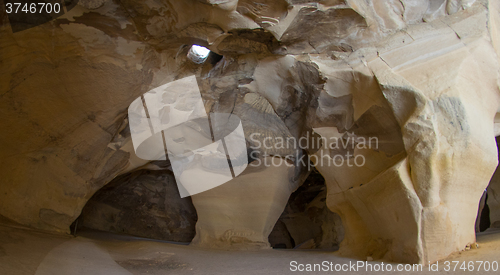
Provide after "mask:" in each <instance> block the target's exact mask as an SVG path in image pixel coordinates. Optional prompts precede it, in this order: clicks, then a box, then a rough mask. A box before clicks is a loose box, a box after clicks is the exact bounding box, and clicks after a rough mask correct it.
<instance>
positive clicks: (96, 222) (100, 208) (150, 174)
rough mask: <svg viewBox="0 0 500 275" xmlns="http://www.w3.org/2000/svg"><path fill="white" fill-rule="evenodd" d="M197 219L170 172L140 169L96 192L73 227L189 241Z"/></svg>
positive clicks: (193, 232) (189, 200) (189, 202)
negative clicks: (181, 195) (180, 193)
mask: <svg viewBox="0 0 500 275" xmlns="http://www.w3.org/2000/svg"><path fill="white" fill-rule="evenodd" d="M197 220H198V218H197V215H196V210H195V209H194V206H193V204H192V202H191V198H190V197H188V198H181V197H180V195H179V191H178V189H177V185H176V183H175V178H174V175H173V173H172V172H171V171H168V170H162V171H149V170H140V171H136V172H132V173H129V174H126V175H123V176H120V177H118V178H116V179H114V180H113V181H112V182H110V183H109V184H108V185H106V186H104V187H103V188H101V189H100V190H99V191H97V192H96V193H95V194H94V196H92V198H91V199H90V200H89V201H88V202H87V204H86V205H85V207H84V208H83V210H82V214H81V215H80V217H79V218H78V219H77V220H76V221H75V223H74V226H73V227H75V226H77V227H78V230H80V229H84V228H87V229H94V230H100V231H106V232H112V233H119V234H126V235H132V236H138V237H144V238H152V239H158V240H165V241H173V242H190V241H191V240H192V239H193V237H194V235H195V224H196V221H197ZM73 231H74V228H73Z"/></svg>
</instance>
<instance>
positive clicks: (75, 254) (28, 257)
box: [0, 225, 500, 275]
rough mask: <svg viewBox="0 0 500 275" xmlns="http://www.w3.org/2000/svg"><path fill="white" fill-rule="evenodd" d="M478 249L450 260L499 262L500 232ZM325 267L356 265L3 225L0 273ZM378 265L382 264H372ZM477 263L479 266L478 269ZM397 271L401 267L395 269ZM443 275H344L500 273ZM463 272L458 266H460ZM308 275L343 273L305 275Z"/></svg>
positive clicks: (332, 256)
mask: <svg viewBox="0 0 500 275" xmlns="http://www.w3.org/2000/svg"><path fill="white" fill-rule="evenodd" d="M477 240H478V243H479V246H480V247H479V249H474V250H470V251H463V252H460V253H456V254H455V255H452V256H450V257H449V258H448V259H446V260H449V261H459V262H460V264H461V263H462V262H464V261H467V262H468V261H490V262H493V261H497V262H498V261H500V231H487V232H484V233H480V234H479V235H478V238H477ZM291 261H297V262H298V263H302V264H308V263H309V264H315V263H316V264H321V263H322V262H323V261H330V262H333V263H334V264H349V263H350V262H351V263H355V262H356V260H355V259H349V258H343V257H340V256H338V255H337V253H336V252H329V251H312V250H271V249H270V250H264V251H238V252H234V251H233V252H231V251H214V250H205V249H199V248H195V247H190V246H187V245H182V244H175V243H167V242H160V241H155V240H148V239H142V238H134V237H129V236H121V235H115V234H109V233H103V232H94V231H84V232H80V233H79V236H78V237H72V236H63V235H55V234H49V233H44V232H39V231H34V230H30V229H26V228H23V227H19V226H14V225H0V274H1V275H11V274H22V275H27V274H36V275H49V274H50V275H54V274H58V275H59V274H60V275H64V274H93V275H96V274H106V275H114V274H296V273H302V272H292V271H291V270H290V267H291V266H290V262H291ZM370 263H373V264H376V263H377V262H376V261H375V262H370ZM477 266H478V264H477V263H476V267H475V268H476V269H477ZM393 268H396V264H393ZM444 268H445V266H444V261H440V262H439V269H440V270H439V271H438V272H430V271H429V270H428V267H424V269H423V271H419V272H417V271H415V272H406V271H403V272H397V271H393V272H387V271H386V272H382V271H379V272H375V271H371V272H370V271H366V270H365V269H364V268H360V269H359V270H358V272H340V273H342V274H372V273H374V274H376V273H379V274H387V273H390V274H456V273H468V274H496V273H500V270H499V271H497V272H493V271H490V272H485V271H481V272H478V271H474V272H470V271H462V270H460V271H455V272H452V271H450V272H446V271H444ZM457 270H458V267H457ZM305 273H306V274H328V273H339V272H336V271H332V272H330V271H328V272H324V271H323V272H322V271H317V272H305Z"/></svg>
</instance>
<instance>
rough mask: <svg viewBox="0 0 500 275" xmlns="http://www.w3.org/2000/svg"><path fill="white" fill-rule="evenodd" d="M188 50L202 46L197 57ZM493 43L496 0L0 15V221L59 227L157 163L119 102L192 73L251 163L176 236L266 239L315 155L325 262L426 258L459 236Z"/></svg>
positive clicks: (135, 4)
mask: <svg viewBox="0 0 500 275" xmlns="http://www.w3.org/2000/svg"><path fill="white" fill-rule="evenodd" d="M3 6H4V5H3V1H2V0H0V7H3ZM194 44H196V45H201V46H205V47H208V48H209V49H210V50H211V51H212V52H211V54H210V55H209V57H208V58H207V59H206V61H205V62H204V63H202V64H197V63H195V62H193V61H191V60H190V59H189V58H188V52H189V50H190V47H191V45H194ZM499 53H500V2H498V1H496V0H489V1H488V0H401V1H395V0H394V1H392V0H391V1H379V0H325V1H323V0H321V1H309V0H279V1H268V0H255V1H247V0H239V1H238V0H186V1H176V0H158V1H157V0H146V1H139V0H123V1H82V3H81V4H80V5H77V6H75V7H74V8H72V9H71V10H70V11H69V12H68V13H66V14H64V15H63V16H61V17H58V18H56V19H54V20H52V21H49V22H47V23H45V24H42V25H39V26H37V27H33V28H30V29H26V30H24V31H20V32H15V33H14V32H13V31H12V26H11V25H10V22H9V21H8V17H7V15H6V13H5V11H4V10H0V59H1V62H0V73H1V74H0V113H1V114H2V120H0V131H1V133H2V134H0V174H1V175H2V179H1V180H0V215H2V216H5V217H7V218H9V219H12V220H15V221H16V222H18V223H21V224H23V225H28V226H31V227H34V228H38V229H44V230H50V231H57V232H66V233H68V232H69V227H70V225H71V224H72V223H73V222H74V221H75V219H76V218H77V217H78V216H79V215H80V214H81V212H82V209H83V208H84V206H85V204H86V203H87V201H88V200H89V199H90V198H91V197H92V196H93V195H94V193H95V192H97V191H98V190H99V189H101V188H103V187H104V186H106V185H107V184H108V183H110V182H111V181H112V180H113V179H114V178H115V177H117V176H120V175H122V174H126V173H130V172H134V171H136V170H139V169H149V170H169V169H171V168H170V167H169V164H168V163H167V162H157V161H149V160H141V159H139V158H138V157H137V156H136V155H135V153H134V150H133V146H132V143H131V138H130V132H129V130H128V118H127V108H128V106H129V105H130V103H131V102H132V101H134V100H135V99H137V98H138V97H140V96H141V95H142V94H144V93H146V92H148V91H149V90H151V89H154V88H156V87H159V86H161V85H163V84H166V83H168V82H171V81H174V80H176V79H180V78H183V77H186V76H190V75H196V76H197V78H198V85H199V87H200V90H201V95H202V98H203V100H204V104H205V109H206V111H207V112H224V113H234V114H236V115H237V116H238V117H240V118H241V120H242V124H243V128H244V130H245V139H246V143H247V148H248V159H249V163H250V164H252V163H253V164H256V163H258V165H254V166H252V165H249V168H247V170H248V171H245V172H244V173H243V174H242V175H241V176H240V177H237V178H236V179H234V180H233V181H231V182H229V183H227V184H224V185H222V186H219V187H217V188H215V189H212V190H210V191H207V192H204V193H201V194H198V195H195V196H193V197H192V201H193V204H194V207H195V208H196V212H197V215H198V222H197V224H196V236H195V237H194V240H193V245H199V246H203V247H218V248H226V249H254V248H268V247H269V242H268V236H269V234H270V233H271V231H272V229H273V227H274V225H275V223H276V222H277V220H278V218H279V217H280V215H281V214H282V212H283V210H284V209H285V207H286V205H287V201H288V200H289V196H290V194H291V193H292V192H293V191H295V190H297V188H298V187H299V186H300V185H301V184H302V183H303V182H304V181H305V179H306V178H307V176H308V174H309V172H310V170H311V163H314V164H315V165H316V167H317V169H318V171H319V172H320V173H321V174H322V175H323V177H324V178H325V181H326V187H327V190H326V191H325V193H326V204H327V206H328V208H329V209H330V210H332V211H333V212H335V213H337V214H338V215H339V216H340V217H341V219H342V224H343V227H344V230H345V237H344V240H343V241H342V242H341V244H340V252H341V253H342V254H345V255H352V256H356V257H359V258H362V259H366V257H372V258H374V259H384V260H385V259H387V260H392V261H401V262H409V263H428V262H429V261H431V262H432V261H436V260H439V259H441V258H443V257H446V256H447V255H449V254H450V253H453V252H456V251H459V250H462V249H464V248H465V246H466V245H467V244H468V243H472V242H474V239H475V235H474V221H475V217H476V215H477V208H478V204H479V200H480V198H481V195H482V193H483V191H484V189H485V188H486V187H487V186H488V182H489V181H490V178H491V176H492V175H493V172H494V171H495V168H496V166H497V163H498V153H497V148H496V146H497V145H496V143H495V136H496V135H499V134H500V115H498V111H499V107H500V92H499V79H500V77H499V69H500V66H499V61H500V60H499ZM252 134H255V135H253V136H252ZM301 138H303V139H304V140H307V141H309V144H308V145H307V146H299V147H297V146H288V145H293V144H294V142H293V140H294V139H295V140H299V139H301ZM280 139H284V140H285V142H284V143H283V142H281V143H280ZM316 141H319V142H316ZM332 143H336V144H337V145H338V144H343V145H341V146H331V145H332ZM284 145H286V146H284ZM340 160H342V161H343V162H342V163H340V162H339V161H340ZM264 161H268V164H269V163H271V164H270V165H265V164H264ZM272 161H274V163H279V164H276V165H274V164H272ZM332 161H337V163H333V165H332V163H331V162H332ZM356 161H357V162H356ZM163 172H165V171H163ZM493 182H496V180H494V181H493ZM491 186H492V188H490V191H489V192H490V193H491V194H493V193H492V192H495V191H494V190H496V189H495V188H496V187H493V184H492V185H491ZM491 197H492V202H493V199H494V198H493V196H491ZM493 205H494V204H493V203H492V204H491V206H492V208H493ZM495 207H496V206H495ZM495 211H496V210H494V209H493V210H492V213H498V212H495ZM492 215H496V214H492ZM494 219H497V218H494ZM333 224H335V222H334V223H333ZM285 226H287V225H286V223H285ZM325 226H326V227H328V226H330V228H331V227H332V224H328V223H326V225H325ZM322 227H323V226H322Z"/></svg>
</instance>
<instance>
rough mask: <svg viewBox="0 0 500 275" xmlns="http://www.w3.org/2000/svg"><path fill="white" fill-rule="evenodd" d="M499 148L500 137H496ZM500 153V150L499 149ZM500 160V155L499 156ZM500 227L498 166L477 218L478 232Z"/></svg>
mask: <svg viewBox="0 0 500 275" xmlns="http://www.w3.org/2000/svg"><path fill="white" fill-rule="evenodd" d="M496 142H497V150H498V145H499V143H500V137H496ZM499 155H500V151H499ZM499 160H500V157H499ZM499 162H500V161H499ZM490 227H491V228H500V169H499V167H497V169H496V170H495V173H494V174H493V176H492V177H491V180H490V183H489V185H488V188H487V189H486V191H485V192H484V194H483V197H482V198H481V201H480V202H479V209H478V215H477V219H476V232H483V231H485V230H487V229H488V228H490Z"/></svg>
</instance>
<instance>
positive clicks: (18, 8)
mask: <svg viewBox="0 0 500 275" xmlns="http://www.w3.org/2000/svg"><path fill="white" fill-rule="evenodd" d="M5 11H6V12H7V13H60V12H61V4H60V3H54V4H53V3H6V4H5Z"/></svg>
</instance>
